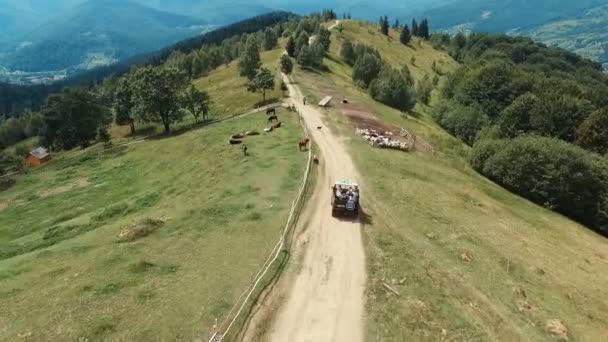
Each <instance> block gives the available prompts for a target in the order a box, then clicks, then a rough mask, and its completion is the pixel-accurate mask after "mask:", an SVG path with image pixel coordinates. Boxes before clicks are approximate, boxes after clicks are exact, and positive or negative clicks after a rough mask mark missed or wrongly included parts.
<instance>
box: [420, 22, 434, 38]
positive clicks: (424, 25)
mask: <svg viewBox="0 0 608 342" xmlns="http://www.w3.org/2000/svg"><path fill="white" fill-rule="evenodd" d="M418 36H419V37H422V38H424V39H429V37H430V36H431V35H430V32H429V21H428V20H427V19H426V18H425V19H423V20H422V21H421V22H420V25H419V26H418Z"/></svg>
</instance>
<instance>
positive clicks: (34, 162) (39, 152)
mask: <svg viewBox="0 0 608 342" xmlns="http://www.w3.org/2000/svg"><path fill="white" fill-rule="evenodd" d="M49 160H51V154H50V153H49V151H48V150H47V149H46V148H44V147H38V148H36V149H34V150H32V151H30V153H28V155H27V157H25V161H26V162H27V164H28V165H29V166H40V165H42V164H44V163H46V162H48V161H49Z"/></svg>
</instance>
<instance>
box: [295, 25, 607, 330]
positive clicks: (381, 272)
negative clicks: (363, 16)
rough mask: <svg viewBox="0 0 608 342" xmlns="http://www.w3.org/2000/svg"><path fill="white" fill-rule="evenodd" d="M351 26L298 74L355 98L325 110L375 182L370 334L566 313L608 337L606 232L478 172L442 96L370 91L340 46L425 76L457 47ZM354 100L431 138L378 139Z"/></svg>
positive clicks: (533, 320)
mask: <svg viewBox="0 0 608 342" xmlns="http://www.w3.org/2000/svg"><path fill="white" fill-rule="evenodd" d="M343 28H344V30H343V32H342V33H341V34H340V33H338V32H334V33H333V34H332V46H331V54H330V56H329V58H326V59H325V65H326V66H327V71H325V72H319V73H309V72H301V71H298V72H297V74H296V80H297V81H298V84H299V85H300V86H301V87H302V88H304V91H305V93H307V95H308V96H309V98H311V99H312V100H311V102H312V101H314V100H315V99H318V98H319V97H321V96H324V95H326V94H332V95H334V98H336V99H340V98H341V97H342V96H344V97H346V98H347V99H348V101H349V104H348V105H344V104H341V103H336V104H335V106H334V107H333V108H331V109H328V110H327V111H326V113H325V122H326V124H328V125H331V126H332V127H333V129H335V130H336V131H337V132H339V133H340V134H342V135H343V138H344V140H345V141H346V142H347V143H348V146H349V151H350V153H351V155H352V157H353V159H354V161H355V164H356V166H357V169H358V170H359V173H360V174H361V177H362V179H361V182H362V183H363V185H362V186H363V189H365V196H363V210H364V211H365V214H366V216H365V221H364V242H365V247H366V249H367V268H368V284H367V286H368V289H367V292H366V295H367V304H366V311H367V312H366V314H367V317H366V318H367V321H366V324H365V328H366V336H367V338H366V340H372V341H404V340H430V341H436V340H549V339H550V338H551V336H552V335H551V334H550V333H549V332H548V331H549V330H550V328H554V327H559V325H560V324H563V325H564V326H565V327H566V328H567V334H568V336H569V338H570V339H572V340H601V338H603V336H605V327H606V325H607V324H608V318H607V317H606V315H605V312H606V309H607V308H608V302H607V300H606V298H608V293H607V292H606V290H605V288H604V286H603V285H602V284H604V283H605V282H606V281H607V280H608V276H607V274H608V273H607V271H608V255H606V252H605V250H606V247H607V246H608V243H607V242H606V240H605V239H604V238H602V237H600V236H598V235H596V234H594V233H593V232H590V231H589V230H588V229H586V228H584V227H582V226H580V225H578V224H576V223H574V222H572V221H570V220H568V219H565V218H564V217H562V216H560V215H558V214H555V213H553V212H551V211H548V210H546V209H544V208H541V207H538V206H536V205H534V204H532V203H530V202H529V201H526V200H524V199H522V198H520V197H518V196H515V195H513V194H511V193H509V192H507V191H505V190H504V189H502V188H500V187H498V186H496V185H495V184H493V183H491V182H489V181H487V180H486V179H484V178H483V177H481V176H479V175H478V174H477V173H475V172H474V171H473V170H472V169H471V168H470V167H469V166H468V163H467V161H466V157H467V154H468V148H467V147H466V146H464V145H463V144H462V143H461V142H459V141H457V140H456V139H454V138H452V137H450V136H449V135H448V134H447V133H445V132H444V131H442V130H441V129H440V128H438V126H437V125H436V124H435V123H434V122H433V121H432V119H431V118H430V116H429V113H430V111H431V110H432V107H427V106H424V105H420V104H419V105H418V106H417V107H416V109H415V111H414V112H412V113H408V114H407V115H405V114H402V113H400V112H398V111H396V110H393V109H391V108H388V107H386V106H384V105H381V104H379V103H377V102H375V101H373V100H372V99H370V98H369V96H368V95H367V94H366V93H365V92H363V91H361V90H360V89H358V88H357V87H355V86H354V85H353V82H352V80H351V78H350V75H351V68H350V67H348V66H347V65H346V64H344V63H342V62H341V61H340V56H339V50H340V45H341V42H342V41H343V39H344V38H345V37H348V38H350V39H351V40H353V41H366V42H368V43H369V44H371V45H372V46H373V47H375V48H377V49H378V50H379V51H380V52H381V54H382V55H383V57H384V58H385V59H387V60H388V61H390V62H391V63H393V64H396V66H401V65H403V64H408V66H409V68H410V69H411V71H412V73H413V75H414V77H415V78H416V79H417V80H420V78H421V77H422V76H423V75H425V74H428V75H430V76H433V75H434V74H435V73H436V72H435V71H434V70H433V68H432V63H433V61H435V64H436V68H435V70H440V71H441V72H440V74H443V73H444V72H448V71H450V70H453V69H454V68H455V67H457V65H456V63H455V62H454V61H452V60H451V59H450V57H449V56H448V55H447V54H445V53H443V52H440V51H437V50H434V49H433V48H432V47H431V46H429V44H428V43H426V42H418V41H415V42H413V43H412V44H411V46H409V47H405V46H403V45H400V43H399V41H398V39H397V38H398V36H397V33H396V32H392V33H391V35H392V38H391V39H390V40H387V39H386V38H385V37H382V36H381V35H380V33H378V31H377V28H376V27H371V26H368V25H366V24H362V23H356V22H345V23H344V25H343ZM412 57H415V60H412ZM412 61H414V64H412ZM437 66H439V69H438V68H437ZM437 76H439V77H440V78H441V76H440V75H439V74H438V75H437ZM353 111H356V112H358V113H365V114H366V115H374V116H375V117H376V118H378V119H380V120H381V121H382V122H383V123H384V124H390V125H395V126H397V127H405V128H406V129H408V130H409V131H410V132H413V133H414V134H415V135H416V136H417V140H418V142H419V144H420V145H422V147H423V148H422V149H421V150H420V151H419V152H414V153H403V152H397V151H391V150H380V149H374V148H372V147H370V146H369V145H368V144H367V143H366V142H364V141H362V140H361V139H359V138H357V137H356V136H355V134H354V130H353V128H354V126H353V121H352V120H351V119H347V116H349V115H350V114H353ZM345 114H346V115H345ZM422 142H427V143H428V144H430V145H431V146H432V147H429V146H426V145H424V144H423V143H422ZM385 285H388V286H390V287H391V288H393V289H394V290H395V291H397V292H398V293H399V295H398V296H397V295H395V294H394V293H393V292H391V291H389V290H387V288H386V286H385Z"/></svg>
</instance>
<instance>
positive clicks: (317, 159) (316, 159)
mask: <svg viewBox="0 0 608 342" xmlns="http://www.w3.org/2000/svg"><path fill="white" fill-rule="evenodd" d="M312 161H313V163H315V164H317V165H319V157H317V156H316V155H315V156H313V157H312Z"/></svg>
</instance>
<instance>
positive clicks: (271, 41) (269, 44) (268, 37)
mask: <svg viewBox="0 0 608 342" xmlns="http://www.w3.org/2000/svg"><path fill="white" fill-rule="evenodd" d="M277 42H278V38H277V36H276V34H275V33H274V31H273V30H271V29H270V28H266V30H265V31H264V41H263V45H264V50H265V51H268V50H272V49H274V48H275V47H276V46H277Z"/></svg>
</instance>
